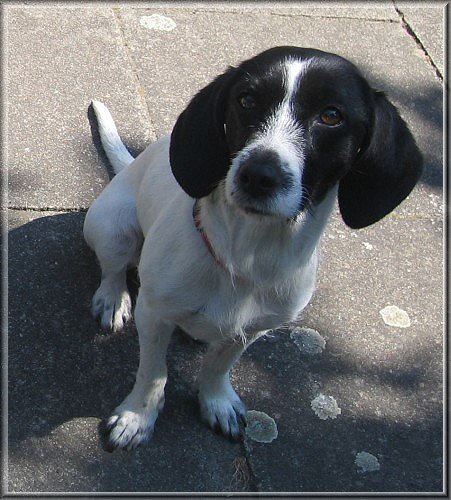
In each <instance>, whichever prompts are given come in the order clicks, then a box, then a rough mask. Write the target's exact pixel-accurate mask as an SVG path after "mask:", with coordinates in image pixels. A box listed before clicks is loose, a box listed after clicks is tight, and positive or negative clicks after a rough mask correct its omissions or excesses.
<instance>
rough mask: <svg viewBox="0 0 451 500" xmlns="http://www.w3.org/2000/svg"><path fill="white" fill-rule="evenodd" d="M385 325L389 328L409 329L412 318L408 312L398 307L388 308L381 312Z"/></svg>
mask: <svg viewBox="0 0 451 500" xmlns="http://www.w3.org/2000/svg"><path fill="white" fill-rule="evenodd" d="M379 313H380V315H381V316H382V319H383V320H384V323H385V324H386V325H388V326H397V327H398V328H407V327H409V326H410V318H409V315H408V314H407V313H406V311H403V310H402V309H400V308H399V307H398V306H387V307H384V308H383V309H381V310H380V311H379Z"/></svg>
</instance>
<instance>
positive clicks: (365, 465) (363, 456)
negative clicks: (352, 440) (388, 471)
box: [354, 451, 381, 473]
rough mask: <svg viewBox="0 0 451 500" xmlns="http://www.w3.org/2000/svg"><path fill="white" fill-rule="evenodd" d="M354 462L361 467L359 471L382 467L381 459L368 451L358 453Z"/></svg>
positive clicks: (371, 470)
mask: <svg viewBox="0 0 451 500" xmlns="http://www.w3.org/2000/svg"><path fill="white" fill-rule="evenodd" d="M354 463H355V464H356V465H357V467H359V469H358V470H357V472H359V473H365V472H374V471H377V470H379V469H380V468H381V466H380V464H379V460H378V459H377V458H376V457H375V456H374V455H372V454H371V453H368V452H367V451H361V452H359V453H357V455H356V456H355V460H354Z"/></svg>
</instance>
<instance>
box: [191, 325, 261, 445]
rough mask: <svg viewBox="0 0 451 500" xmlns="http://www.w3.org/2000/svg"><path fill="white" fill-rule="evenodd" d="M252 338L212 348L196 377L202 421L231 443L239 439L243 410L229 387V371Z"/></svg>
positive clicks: (242, 405) (238, 399)
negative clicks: (197, 377) (197, 379)
mask: <svg viewBox="0 0 451 500" xmlns="http://www.w3.org/2000/svg"><path fill="white" fill-rule="evenodd" d="M258 336H259V335H255V336H252V337H250V338H248V339H247V340H246V344H243V342H242V341H241V339H235V340H229V341H221V342H217V343H214V344H211V345H210V347H209V350H208V352H207V354H206V355H205V358H204V361H203V364H202V368H201V371H200V375H199V403H200V409H201V413H202V419H203V420H204V421H205V422H206V423H207V424H208V425H209V426H210V427H211V428H212V429H214V430H220V431H221V432H222V433H223V434H224V435H225V436H227V437H228V438H229V439H231V440H233V441H237V440H239V439H240V437H241V430H240V425H239V424H240V421H241V422H242V423H243V424H244V423H245V417H246V407H245V406H244V404H243V402H242V401H241V399H240V398H239V396H238V395H237V393H236V392H235V391H234V389H233V387H232V384H231V383H230V369H231V368H232V366H233V364H234V363H235V361H237V360H238V358H239V357H240V356H241V354H242V353H243V352H244V350H245V349H246V348H247V347H248V346H249V345H250V344H251V343H252V342H253V341H254V340H256V338H258Z"/></svg>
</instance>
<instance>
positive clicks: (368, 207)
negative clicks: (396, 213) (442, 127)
mask: <svg viewBox="0 0 451 500" xmlns="http://www.w3.org/2000/svg"><path fill="white" fill-rule="evenodd" d="M422 164H423V160H422V156H421V153H420V151H419V149H418V147H417V145H416V143H415V139H414V138H413V136H412V134H411V133H410V131H409V129H408V128H407V125H406V123H405V122H404V120H403V119H402V118H401V117H400V115H399V113H398V111H397V109H396V108H395V107H394V106H393V105H392V104H391V103H390V102H389V101H388V99H387V98H386V97H385V96H384V94H383V93H381V92H375V93H374V123H373V127H372V131H371V132H370V138H369V144H368V146H367V148H366V149H365V150H364V151H362V152H361V154H360V155H359V156H358V159H357V160H356V162H355V163H354V165H353V166H352V168H351V170H350V171H349V173H348V174H346V176H345V177H344V178H343V179H342V180H341V181H340V184H339V188H338V203H339V207H340V212H341V215H342V217H343V220H344V221H345V223H346V224H347V225H348V226H350V227H351V228H353V229H359V228H362V227H365V226H369V225H370V224H373V223H374V222H377V221H378V220H380V219H382V217H384V216H386V215H387V214H388V213H390V212H391V211H392V210H393V209H394V208H395V207H396V206H397V205H399V204H400V203H401V202H402V201H403V200H404V198H406V196H407V195H408V194H409V193H410V192H411V191H412V189H413V187H414V186H415V184H416V183H417V181H418V179H419V177H420V175H421V172H422Z"/></svg>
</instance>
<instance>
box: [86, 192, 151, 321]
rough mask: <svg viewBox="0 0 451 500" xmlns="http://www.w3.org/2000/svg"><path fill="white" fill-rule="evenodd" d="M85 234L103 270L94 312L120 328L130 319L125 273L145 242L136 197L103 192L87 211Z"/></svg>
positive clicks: (130, 305) (93, 300) (134, 261)
mask: <svg viewBox="0 0 451 500" xmlns="http://www.w3.org/2000/svg"><path fill="white" fill-rule="evenodd" d="M84 235H85V239H86V242H87V243H88V245H89V246H90V247H91V248H92V249H93V250H94V251H95V253H96V255H97V259H98V260H99V264H100V267H101V270H102V278H101V283H100V286H99V288H98V289H97V291H96V293H95V294H94V297H93V299H92V308H91V310H92V314H93V316H94V318H96V319H99V320H100V323H101V325H102V327H103V328H105V329H111V330H113V331H119V330H121V329H122V328H123V326H124V325H125V323H126V322H127V321H128V320H129V319H130V318H131V310H132V302H131V298H130V293H129V290H128V288H127V283H126V274H127V269H129V268H131V267H134V266H136V265H137V264H138V261H139V254H140V250H141V246H142V241H143V237H142V234H141V230H140V228H139V224H138V220H137V216H136V209H135V206H134V200H124V199H118V198H117V197H111V196H105V197H104V198H103V197H102V195H101V196H100V197H99V198H98V199H97V200H96V201H95V202H94V204H93V205H92V206H91V208H90V209H89V210H88V213H87V215H86V219H85V224H84Z"/></svg>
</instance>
